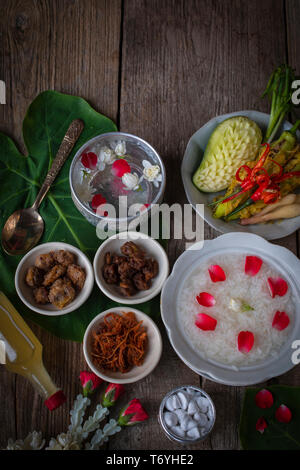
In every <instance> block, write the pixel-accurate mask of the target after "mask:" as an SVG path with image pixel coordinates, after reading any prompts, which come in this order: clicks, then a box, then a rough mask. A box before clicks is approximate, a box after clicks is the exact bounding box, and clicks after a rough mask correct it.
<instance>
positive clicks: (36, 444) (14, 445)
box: [6, 431, 45, 450]
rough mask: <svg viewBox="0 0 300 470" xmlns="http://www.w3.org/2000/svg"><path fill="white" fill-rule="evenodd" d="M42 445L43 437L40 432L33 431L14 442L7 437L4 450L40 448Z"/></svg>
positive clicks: (43, 442)
mask: <svg viewBox="0 0 300 470" xmlns="http://www.w3.org/2000/svg"><path fill="white" fill-rule="evenodd" d="M44 445H45V439H43V436H42V433H41V432H37V431H33V432H30V433H29V434H28V436H27V437H25V439H24V440H22V439H18V440H17V441H15V442H14V441H13V440H12V439H9V440H8V443H7V447H6V450H41V449H42V448H43V447H44Z"/></svg>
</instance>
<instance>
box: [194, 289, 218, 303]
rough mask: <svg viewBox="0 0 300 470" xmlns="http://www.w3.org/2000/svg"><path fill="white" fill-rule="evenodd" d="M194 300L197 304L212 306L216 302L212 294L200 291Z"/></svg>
mask: <svg viewBox="0 0 300 470" xmlns="http://www.w3.org/2000/svg"><path fill="white" fill-rule="evenodd" d="M196 300H197V302H198V304H200V305H202V306H203V307H213V306H214V305H215V303H216V299H215V298H214V296H213V295H211V294H209V293H208V292H201V293H200V294H199V295H197V296H196Z"/></svg>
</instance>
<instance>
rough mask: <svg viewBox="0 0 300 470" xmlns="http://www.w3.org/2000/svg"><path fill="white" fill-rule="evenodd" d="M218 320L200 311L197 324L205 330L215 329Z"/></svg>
mask: <svg viewBox="0 0 300 470" xmlns="http://www.w3.org/2000/svg"><path fill="white" fill-rule="evenodd" d="M217 323H218V322H217V320H216V319H215V318H213V317H211V316H210V315H207V314H206V313H198V315H197V319H196V321H195V325H196V326H197V327H198V328H200V330H203V331H214V330H215V329H216V326H217Z"/></svg>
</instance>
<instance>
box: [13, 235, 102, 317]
mask: <svg viewBox="0 0 300 470" xmlns="http://www.w3.org/2000/svg"><path fill="white" fill-rule="evenodd" d="M56 250H68V251H70V252H71V253H74V254H75V255H76V257H77V261H76V263H77V264H78V265H79V266H81V267H82V268H84V269H85V272H86V280H85V283H84V286H83V289H82V290H81V291H80V292H78V293H76V297H75V299H74V300H73V301H72V302H71V303H70V304H69V305H67V306H66V307H65V308H63V309H61V310H59V309H57V308H56V307H55V306H54V305H52V304H46V305H42V306H41V305H40V304H38V303H36V301H35V300H34V297H33V293H32V289H31V288H30V287H29V286H28V285H27V284H26V282H25V276H26V271H27V269H28V268H29V267H30V266H32V265H34V262H35V259H36V257H37V256H38V255H40V254H43V253H49V251H56ZM93 285H94V272H93V267H92V265H91V262H90V261H89V259H88V258H87V257H86V256H85V255H84V254H83V253H82V251H80V250H79V249H78V248H76V247H75V246H73V245H69V244H68V243H62V242H49V243H42V244H41V245H38V246H36V247H35V248H33V249H32V250H30V251H29V252H28V253H27V254H26V255H25V256H24V257H23V258H22V259H21V261H20V263H19V264H18V267H17V270H16V274H15V286H16V291H17V293H18V295H19V297H20V299H21V300H22V302H24V304H25V305H27V307H28V308H30V309H31V310H34V311H35V312H37V313H40V314H41V315H49V316H58V315H65V314H66V313H70V312H73V310H76V309H78V308H79V307H80V306H81V305H82V304H83V303H84V302H85V301H86V300H87V299H88V297H89V295H90V293H91V291H92V289H93Z"/></svg>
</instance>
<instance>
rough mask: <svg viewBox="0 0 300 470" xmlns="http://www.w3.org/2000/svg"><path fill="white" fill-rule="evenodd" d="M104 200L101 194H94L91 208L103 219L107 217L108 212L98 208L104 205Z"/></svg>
mask: <svg viewBox="0 0 300 470" xmlns="http://www.w3.org/2000/svg"><path fill="white" fill-rule="evenodd" d="M106 202H107V201H106V199H105V197H104V196H102V194H100V193H99V194H95V196H94V197H93V199H92V202H91V206H92V209H93V211H94V212H96V213H97V215H101V216H104V217H107V215H108V212H107V211H101V209H100V206H102V205H103V204H106Z"/></svg>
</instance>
